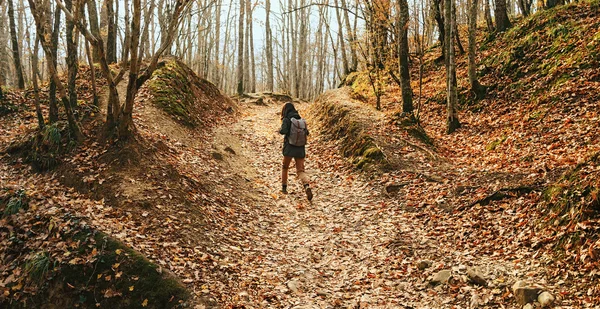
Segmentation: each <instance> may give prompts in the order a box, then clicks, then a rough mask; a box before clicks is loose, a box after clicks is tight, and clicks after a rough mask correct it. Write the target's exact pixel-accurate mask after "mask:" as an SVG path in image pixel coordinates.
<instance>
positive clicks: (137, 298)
mask: <svg viewBox="0 0 600 309" xmlns="http://www.w3.org/2000/svg"><path fill="white" fill-rule="evenodd" d="M6 229H8V230H10V231H11V233H10V234H7V233H4V231H6ZM0 232H2V233H0V243H1V244H2V246H1V247H0V257H2V258H3V264H0V270H3V272H0V280H2V282H4V285H3V286H2V287H0V295H1V297H0V307H1V308H41V307H43V305H45V304H53V305H55V306H56V308H76V307H78V308H98V307H100V308H142V307H146V308H182V307H184V306H185V303H186V300H187V299H189V297H190V295H189V293H188V292H187V290H186V289H185V287H184V286H183V285H182V284H181V283H180V282H179V281H178V280H177V279H176V278H175V277H174V276H172V275H170V273H169V272H168V271H166V270H163V269H161V268H160V267H159V266H157V265H156V264H154V263H152V262H150V261H149V260H147V259H146V258H144V257H143V256H141V255H140V254H139V253H138V252H136V251H134V250H132V249H130V248H129V247H127V246H126V245H124V244H123V243H121V242H119V241H117V240H115V239H113V238H111V237H109V236H107V235H105V234H103V233H100V232H98V231H96V230H94V229H92V228H91V227H89V226H88V225H86V224H85V222H84V221H83V220H82V219H81V218H78V217H75V216H72V215H70V214H68V213H63V214H61V215H59V214H54V215H50V216H48V215H40V214H39V213H38V214H35V213H34V212H29V213H22V214H21V215H19V216H10V217H7V218H6V219H5V220H4V221H3V226H2V227H1V228H0Z"/></svg>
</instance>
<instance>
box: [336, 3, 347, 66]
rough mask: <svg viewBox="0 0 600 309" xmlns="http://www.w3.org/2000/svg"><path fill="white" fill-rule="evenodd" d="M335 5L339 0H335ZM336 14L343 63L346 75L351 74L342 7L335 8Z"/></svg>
mask: <svg viewBox="0 0 600 309" xmlns="http://www.w3.org/2000/svg"><path fill="white" fill-rule="evenodd" d="M333 1H334V4H335V6H336V7H337V6H338V0H333ZM335 15H336V17H337V21H338V37H339V40H340V41H339V42H340V56H342V65H343V68H344V76H346V75H348V74H350V65H349V63H348V57H347V56H346V43H345V38H344V31H343V29H344V26H343V24H342V16H341V14H340V9H339V8H336V9H335Z"/></svg>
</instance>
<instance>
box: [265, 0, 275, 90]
mask: <svg viewBox="0 0 600 309" xmlns="http://www.w3.org/2000/svg"><path fill="white" fill-rule="evenodd" d="M265 11H266V14H267V17H266V18H265V31H266V34H265V40H266V44H265V45H266V46H265V53H266V56H267V57H266V58H267V90H269V91H271V92H273V88H274V82H273V33H271V22H270V14H271V0H266V2H265Z"/></svg>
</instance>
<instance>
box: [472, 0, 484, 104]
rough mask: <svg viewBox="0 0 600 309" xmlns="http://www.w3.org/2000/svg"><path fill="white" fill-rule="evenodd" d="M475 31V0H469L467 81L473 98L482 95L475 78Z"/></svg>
mask: <svg viewBox="0 0 600 309" xmlns="http://www.w3.org/2000/svg"><path fill="white" fill-rule="evenodd" d="M484 1H486V0H484ZM476 32H477V0H469V83H470V84H471V92H473V93H474V94H475V98H476V99H479V98H481V97H483V94H484V93H482V92H485V89H482V86H481V85H480V84H479V81H478V80H477V72H476V67H477V63H476V59H475V51H476V48H477V46H476V45H477V41H476ZM482 90H483V91H482Z"/></svg>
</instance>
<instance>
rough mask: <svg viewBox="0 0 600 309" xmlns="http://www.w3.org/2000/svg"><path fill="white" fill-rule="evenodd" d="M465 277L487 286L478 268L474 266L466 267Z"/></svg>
mask: <svg viewBox="0 0 600 309" xmlns="http://www.w3.org/2000/svg"><path fill="white" fill-rule="evenodd" d="M467 277H469V280H470V281H471V282H473V283H475V284H477V285H481V286H487V280H485V277H484V276H483V274H482V273H481V272H480V271H479V269H477V268H475V267H470V268H468V269H467Z"/></svg>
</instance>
